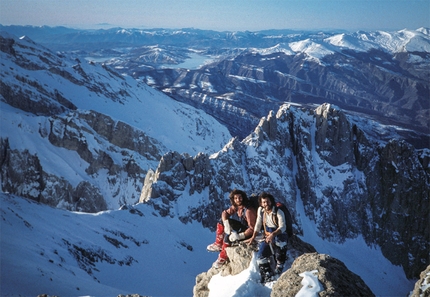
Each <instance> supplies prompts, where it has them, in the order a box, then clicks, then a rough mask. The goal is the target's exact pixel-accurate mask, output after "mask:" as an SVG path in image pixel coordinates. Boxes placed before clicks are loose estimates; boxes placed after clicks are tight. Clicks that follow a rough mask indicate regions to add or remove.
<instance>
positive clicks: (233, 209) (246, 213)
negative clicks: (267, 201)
mask: <svg viewBox="0 0 430 297" xmlns="http://www.w3.org/2000/svg"><path fill="white" fill-rule="evenodd" d="M234 214H237V216H238V217H239V218H240V219H242V220H244V221H246V225H247V226H248V229H246V230H245V232H244V234H245V238H249V237H251V236H252V234H253V233H254V226H255V221H256V220H257V212H256V211H255V209H253V208H245V207H240V208H239V207H237V206H234V205H232V206H230V208H228V209H226V210H224V211H223V219H224V218H226V219H228V218H230V217H231V216H233V215H234Z"/></svg>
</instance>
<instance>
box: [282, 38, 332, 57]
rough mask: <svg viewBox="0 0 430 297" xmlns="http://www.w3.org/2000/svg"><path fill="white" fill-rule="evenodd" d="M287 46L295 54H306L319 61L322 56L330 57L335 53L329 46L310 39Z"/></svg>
mask: <svg viewBox="0 0 430 297" xmlns="http://www.w3.org/2000/svg"><path fill="white" fill-rule="evenodd" d="M289 46H290V47H291V49H292V50H293V51H294V52H296V53H306V54H308V55H309V56H311V57H314V58H317V59H321V58H323V57H324V56H327V55H331V54H334V53H335V52H336V51H335V50H334V49H333V47H331V46H330V45H329V44H324V43H320V42H318V41H314V40H312V39H310V38H308V39H305V40H301V41H295V42H291V43H290V44H289Z"/></svg>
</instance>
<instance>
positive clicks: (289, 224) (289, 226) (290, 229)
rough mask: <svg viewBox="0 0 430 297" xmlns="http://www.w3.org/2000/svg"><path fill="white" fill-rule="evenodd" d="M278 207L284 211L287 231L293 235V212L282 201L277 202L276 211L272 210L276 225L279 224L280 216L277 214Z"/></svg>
mask: <svg viewBox="0 0 430 297" xmlns="http://www.w3.org/2000/svg"><path fill="white" fill-rule="evenodd" d="M278 209H280V210H282V212H283V213H284V216H285V225H286V227H287V229H286V230H285V231H286V232H287V234H288V237H291V236H293V219H292V218H291V213H290V211H289V210H288V208H287V207H286V206H285V205H284V204H283V203H281V202H276V205H275V211H274V212H272V216H273V217H272V218H273V222H275V224H276V226H278V225H279V224H278V216H277V212H278Z"/></svg>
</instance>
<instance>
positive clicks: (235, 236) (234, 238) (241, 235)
mask: <svg viewBox="0 0 430 297" xmlns="http://www.w3.org/2000/svg"><path fill="white" fill-rule="evenodd" d="M228 239H229V240H230V241H231V242H235V241H238V240H243V239H245V233H237V232H232V233H231V234H230V236H229V237H228Z"/></svg>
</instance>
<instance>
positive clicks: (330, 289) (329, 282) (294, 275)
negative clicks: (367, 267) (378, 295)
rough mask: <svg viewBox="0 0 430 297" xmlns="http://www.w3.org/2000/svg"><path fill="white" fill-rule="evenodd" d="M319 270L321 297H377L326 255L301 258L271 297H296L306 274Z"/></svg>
mask: <svg viewBox="0 0 430 297" xmlns="http://www.w3.org/2000/svg"><path fill="white" fill-rule="evenodd" d="M311 271H316V274H317V276H318V281H319V282H320V283H321V285H322V287H323V291H321V292H319V293H318V295H319V296H321V297H326V296H327V297H328V296H375V295H374V294H373V293H372V291H371V290H370V289H369V287H368V286H367V285H366V284H365V283H364V281H363V280H362V279H361V278H360V277H359V276H358V275H356V274H355V273H353V272H351V271H350V270H348V268H347V267H346V266H345V264H343V263H342V262H341V261H339V260H337V259H335V258H333V257H331V256H329V255H324V254H318V253H310V254H304V255H302V256H300V257H298V258H297V259H296V260H295V261H294V263H293V265H292V266H291V268H290V269H288V270H287V271H286V272H284V273H283V274H282V275H281V276H280V277H279V279H278V281H277V282H276V283H275V284H274V285H273V288H272V293H271V294H270V296H271V297H286V296H291V297H293V296H296V294H297V293H298V292H299V291H300V289H301V288H302V286H303V285H302V284H301V281H302V277H301V276H300V274H301V273H303V272H311Z"/></svg>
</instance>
